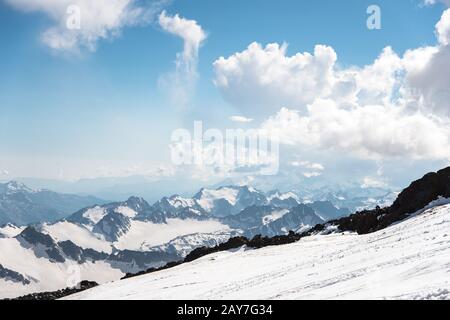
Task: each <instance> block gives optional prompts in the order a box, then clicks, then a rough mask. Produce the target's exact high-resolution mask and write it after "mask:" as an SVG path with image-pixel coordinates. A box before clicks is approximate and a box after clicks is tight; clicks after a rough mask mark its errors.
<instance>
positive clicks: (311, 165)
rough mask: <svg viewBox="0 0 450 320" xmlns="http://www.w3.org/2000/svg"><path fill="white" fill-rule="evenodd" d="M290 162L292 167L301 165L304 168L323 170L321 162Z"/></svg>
mask: <svg viewBox="0 0 450 320" xmlns="http://www.w3.org/2000/svg"><path fill="white" fill-rule="evenodd" d="M291 164H292V165H293V166H294V167H302V168H306V169H311V170H319V171H323V170H325V167H324V166H323V165H322V164H320V163H314V162H310V161H293V162H292V163H291Z"/></svg>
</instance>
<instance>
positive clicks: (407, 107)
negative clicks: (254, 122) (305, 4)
mask: <svg viewBox="0 0 450 320" xmlns="http://www.w3.org/2000/svg"><path fill="white" fill-rule="evenodd" d="M449 26H450V9H449V10H447V11H446V12H444V14H443V15H442V18H441V20H440V22H439V23H438V24H437V26H436V33H437V36H438V41H439V42H438V44H437V45H436V46H434V47H423V48H417V49H412V50H408V51H406V52H405V54H404V55H403V56H399V55H398V54H396V53H395V52H394V51H393V50H392V48H390V47H386V48H385V49H384V50H383V51H382V53H381V54H380V56H379V57H378V58H377V59H376V60H375V61H374V62H373V63H372V64H369V65H367V66H364V67H349V68H340V67H339V66H338V65H337V62H336V61H337V58H336V54H335V52H334V50H333V49H332V48H330V47H326V46H316V49H315V52H314V54H308V53H299V54H296V55H294V56H287V55H286V46H285V45H283V46H280V45H277V44H270V45H267V46H266V47H265V48H263V47H262V46H261V45H259V44H256V43H253V44H251V45H250V46H249V47H248V48H247V49H246V50H244V51H243V52H240V53H236V54H233V55H232V56H230V57H229V58H223V57H222V58H219V59H218V60H216V62H215V63H214V69H215V72H216V79H215V84H216V86H217V87H218V88H219V89H220V91H221V92H222V94H223V96H224V97H225V99H226V100H228V101H229V102H231V103H233V104H234V105H236V106H237V107H240V108H242V109H243V112H246V113H248V115H249V116H253V114H254V113H260V114H268V113H271V114H273V110H274V109H276V110H280V106H284V108H282V109H281V110H280V111H279V112H278V113H277V114H276V115H275V116H272V117H270V118H269V119H268V120H267V121H265V122H264V123H263V124H262V128H263V129H265V130H271V132H276V133H277V134H278V136H279V138H280V142H281V143H285V144H288V145H306V146H309V147H311V148H318V149H321V150H334V151H338V152H346V153H350V154H354V155H357V156H358V157H363V158H366V159H383V158H384V157H387V158H405V157H409V158H413V159H450V126H449V124H450V106H449V104H448V101H450V64H449V61H450V46H449V45H448V42H447V41H448V39H447V38H448V34H447V31H448V30H449V29H450V27H449ZM264 102H267V103H268V105H265V104H264ZM252 103H253V106H254V108H255V109H256V110H255V109H250V108H248V107H247V105H250V104H252ZM252 112H254V113H253V114H252Z"/></svg>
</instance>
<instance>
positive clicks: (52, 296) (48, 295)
mask: <svg viewBox="0 0 450 320" xmlns="http://www.w3.org/2000/svg"><path fill="white" fill-rule="evenodd" d="M96 286H98V283H97V282H93V281H82V282H81V283H80V284H79V285H78V286H76V287H75V288H66V289H62V290H57V291H53V292H41V293H33V294H28V295H26V296H22V297H18V298H15V299H12V300H56V299H61V298H64V297H66V296H70V295H71V294H75V293H78V292H81V291H84V290H87V289H91V288H94V287H96Z"/></svg>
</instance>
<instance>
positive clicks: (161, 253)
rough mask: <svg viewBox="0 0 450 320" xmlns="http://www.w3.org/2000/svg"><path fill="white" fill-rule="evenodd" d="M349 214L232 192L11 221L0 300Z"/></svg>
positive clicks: (2, 255)
mask: <svg viewBox="0 0 450 320" xmlns="http://www.w3.org/2000/svg"><path fill="white" fill-rule="evenodd" d="M22 188H24V187H23V186H22ZM29 192H32V191H29ZM349 213H350V211H349V210H348V209H344V208H337V207H335V206H333V205H332V203H330V202H313V203H309V204H302V203H300V200H299V198H298V197H297V196H296V195H295V194H294V193H285V194H283V193H280V192H278V191H273V192H270V193H264V192H261V191H258V190H256V189H254V188H252V187H248V186H226V187H219V188H216V189H201V190H200V191H199V192H197V193H196V194H195V195H194V196H193V197H192V198H184V197H181V196H179V195H173V196H171V197H164V198H162V199H161V200H159V201H157V202H156V203H154V204H153V205H150V204H149V203H148V202H147V201H145V200H144V199H143V198H139V197H130V198H129V199H128V200H127V201H124V202H113V203H107V204H103V205H92V206H88V207H86V208H84V209H81V210H78V211H76V212H75V213H73V214H71V215H70V216H68V217H66V218H64V219H60V220H57V221H54V222H41V223H36V224H33V225H29V226H22V227H18V226H16V225H14V224H11V223H10V224H7V225H4V226H3V227H0V265H2V268H3V270H4V272H3V275H4V276H3V277H2V276H1V275H0V282H3V284H2V286H1V289H0V297H13V296H18V295H21V294H26V293H30V292H39V291H44V290H56V289H61V288H64V287H66V286H67V285H66V278H67V274H66V272H65V270H69V269H71V268H72V267H73V266H76V267H77V268H79V275H80V280H92V281H96V282H98V283H103V282H106V281H112V280H117V279H119V278H120V277H122V276H124V275H125V274H129V273H136V272H140V271H142V270H147V269H148V268H155V267H161V266H163V265H165V264H167V263H170V262H174V261H180V260H183V259H184V258H185V257H186V256H187V255H188V254H189V253H190V252H191V251H193V250H194V249H196V248H199V247H203V246H209V247H214V246H216V245H218V244H220V243H224V242H226V241H228V240H229V239H230V238H231V237H234V236H242V235H243V236H248V237H251V236H254V235H256V234H261V235H264V236H274V235H285V234H288V233H289V231H290V230H296V231H301V230H307V229H308V228H311V227H313V226H314V225H316V224H317V223H324V222H325V221H328V220H331V219H335V218H338V217H342V216H345V215H348V214H349ZM67 272H68V271H67ZM55 274H57V275H58V276H56V277H55V276H54V275H55Z"/></svg>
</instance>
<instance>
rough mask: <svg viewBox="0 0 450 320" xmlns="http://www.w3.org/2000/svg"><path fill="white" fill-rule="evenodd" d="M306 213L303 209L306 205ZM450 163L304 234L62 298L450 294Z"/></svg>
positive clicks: (251, 243)
mask: <svg viewBox="0 0 450 320" xmlns="http://www.w3.org/2000/svg"><path fill="white" fill-rule="evenodd" d="M305 210H306V208H305ZM449 227H450V167H449V168H446V169H443V170H440V171H438V172H432V173H429V174H427V175H425V176H424V177H423V178H421V179H419V180H417V181H414V182H413V183H411V185H410V186H409V187H407V188H406V189H405V190H403V191H402V192H401V193H400V194H399V195H398V197H397V199H396V200H395V201H394V203H393V204H392V205H390V206H387V207H384V208H380V207H376V208H375V209H373V210H363V211H361V212H357V213H355V214H352V215H350V216H348V217H343V218H339V219H335V220H332V221H328V222H326V223H321V224H318V225H316V226H315V227H313V228H309V229H308V230H306V231H303V232H301V233H295V232H290V233H289V234H288V235H285V236H275V237H272V238H270V237H261V236H257V237H254V238H253V239H251V240H249V239H247V238H244V237H234V238H231V239H230V240H228V241H227V242H226V243H223V244H220V245H218V246H215V247H203V248H198V249H195V250H194V251H193V252H191V253H190V254H189V255H188V256H187V257H186V259H185V260H184V261H183V262H182V263H178V264H176V266H177V267H176V268H172V267H173V266H174V265H173V264H172V265H171V264H169V265H167V266H165V267H164V268H161V269H149V270H147V271H146V272H141V273H139V274H137V275H128V276H127V277H126V278H127V279H125V280H122V281H115V282H111V283H109V284H105V285H100V286H97V287H94V288H92V289H88V290H86V291H83V292H80V293H76V294H74V295H71V296H69V297H67V299H191V300H194V299H217V300H223V299H405V300H406V299H407V300H410V299H414V300H416V299H425V300H430V299H433V300H434V299H439V300H448V299H450V283H449V281H448V274H449V273H450V264H449V263H448V261H449V260H450V239H449V236H448V230H449Z"/></svg>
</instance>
